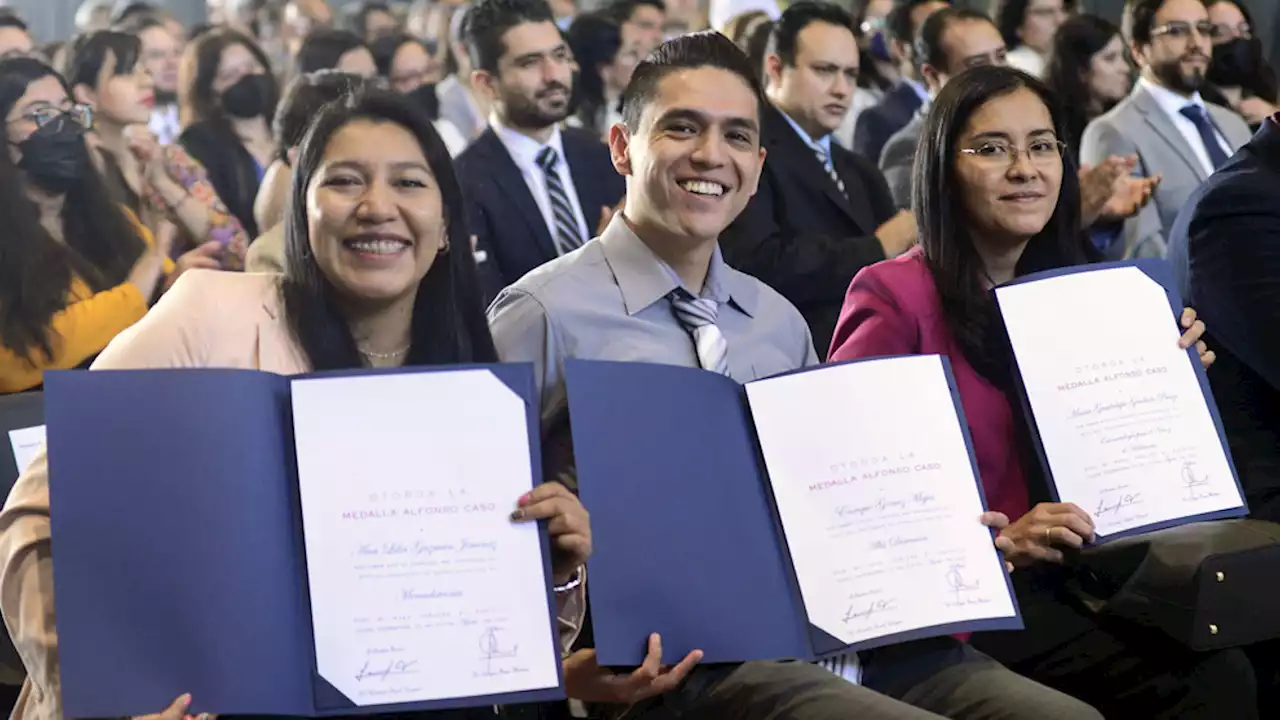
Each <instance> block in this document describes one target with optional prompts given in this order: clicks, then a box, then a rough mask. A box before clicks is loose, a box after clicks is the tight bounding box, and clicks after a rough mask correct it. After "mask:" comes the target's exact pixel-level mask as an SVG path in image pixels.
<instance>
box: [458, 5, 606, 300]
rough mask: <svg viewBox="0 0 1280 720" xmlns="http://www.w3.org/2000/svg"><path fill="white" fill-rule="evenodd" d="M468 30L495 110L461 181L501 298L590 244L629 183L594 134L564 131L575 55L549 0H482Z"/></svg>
mask: <svg viewBox="0 0 1280 720" xmlns="http://www.w3.org/2000/svg"><path fill="white" fill-rule="evenodd" d="M463 34H464V36H465V38H466V44H467V49H468V50H469V51H470V53H471V61H472V64H473V65H474V66H475V70H474V72H473V73H472V83H473V84H474V85H475V87H476V88H477V89H478V90H479V91H480V92H481V93H483V95H484V96H485V97H486V98H488V99H489V101H490V103H492V107H493V110H492V113H491V118H490V122H489V129H488V130H486V131H485V132H484V133H483V134H482V135H481V136H480V137H479V138H478V139H477V140H476V141H475V142H474V143H473V144H472V145H471V147H469V148H467V149H466V151H464V152H463V153H462V154H461V155H459V156H458V159H457V169H458V180H459V181H460V182H461V184H462V189H463V192H464V193H465V194H466V196H467V200H468V209H469V212H470V216H471V231H472V233H474V234H475V235H476V237H477V240H478V243H477V250H478V251H483V252H484V253H485V254H486V257H487V260H486V262H485V263H484V265H487V266H488V267H487V268H483V266H482V270H483V272H484V274H485V281H486V284H487V285H488V286H489V287H488V288H487V289H488V290H490V291H493V292H496V291H497V290H498V289H501V288H502V287H505V286H506V285H510V284H511V283H513V282H515V281H516V280H519V279H520V278H521V277H522V276H523V275H524V274H525V273H527V272H529V271H530V270H532V269H534V268H536V267H538V266H539V265H541V264H543V263H545V262H547V261H548V260H552V259H554V258H556V257H558V256H560V255H564V254H566V253H569V252H572V251H574V250H576V249H578V248H579V247H581V246H582V245H583V243H585V242H586V241H587V240H589V239H591V237H592V236H593V235H595V234H596V233H597V231H598V229H599V228H600V227H601V217H602V216H603V215H607V214H608V213H610V211H611V209H612V208H613V206H615V205H617V203H618V201H619V199H621V198H622V193H623V188H624V185H623V180H622V178H621V177H619V176H618V173H617V172H615V171H614V169H613V164H612V163H611V162H610V160H609V150H608V148H606V147H605V146H604V144H603V143H601V142H600V139H599V138H598V137H596V135H595V134H594V133H590V132H585V131H580V130H573V129H567V130H561V129H560V121H562V120H564V119H565V117H566V116H567V115H568V113H569V96H570V94H571V92H572V89H573V65H572V62H573V59H572V56H571V55H570V53H569V47H568V45H566V44H565V42H564V39H563V37H562V35H561V33H560V30H559V28H557V27H556V25H555V21H554V20H553V18H552V15H551V9H550V8H549V7H548V6H547V4H546V2H545V1H544V0H481V1H480V2H478V3H477V4H476V5H475V6H474V7H473V8H472V9H471V10H469V11H468V12H467V18H466V20H465V21H464V30H463Z"/></svg>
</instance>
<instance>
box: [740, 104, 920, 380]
mask: <svg viewBox="0 0 1280 720" xmlns="http://www.w3.org/2000/svg"><path fill="white" fill-rule="evenodd" d="M763 120H764V122H763V125H764V136H763V140H764V144H765V147H766V148H767V149H768V155H767V156H766V157H765V161H764V172H763V173H762V174H761V176H760V189H759V190H758V191H757V192H756V194H755V197H753V198H751V201H750V202H748V203H747V207H746V208H745V209H744V210H743V211H742V214H741V215H739V216H738V218H737V220H735V221H734V222H733V224H732V225H730V226H729V228H728V229H727V230H725V231H724V233H722V234H721V235H720V247H721V249H722V250H723V252H724V257H725V260H726V261H727V262H728V263H729V264H730V265H732V266H733V267H735V268H737V269H738V270H741V271H742V272H745V273H747V274H748V275H754V276H756V277H757V278H759V279H760V280H762V281H764V283H765V284H767V285H770V286H772V287H773V289H775V290H777V291H778V292H780V293H782V295H783V296H784V297H786V298H787V299H788V300H790V301H791V303H792V304H793V305H795V306H796V307H797V308H799V310H800V312H801V314H803V315H804V318H805V320H806V321H808V323H809V330H810V332H812V333H813V344H814V346H815V348H816V349H817V351H818V355H820V356H826V354H827V349H828V346H829V345H830V344H831V333H832V332H833V331H834V330H835V327H836V319H837V318H838V317H839V316H840V305H841V304H842V303H843V302H844V295H845V291H846V290H848V288H849V282H850V281H851V280H853V276H854V275H856V274H857V272H858V271H859V270H861V269H862V268H864V267H866V266H867V265H871V264H873V263H876V262H879V261H881V260H883V259H884V248H883V247H882V246H881V245H880V241H879V240H877V239H876V237H875V231H876V228H878V227H880V225H881V223H883V222H884V221H885V220H888V219H889V218H890V217H892V216H893V215H894V213H895V210H894V207H893V198H892V197H891V196H890V195H889V187H888V185H886V184H885V181H884V178H883V177H881V175H880V171H879V170H877V169H876V167H875V165H873V164H871V163H870V162H868V161H867V160H865V159H863V158H862V157H860V156H858V155H855V154H854V153H851V152H849V151H848V150H845V149H844V148H842V147H840V146H839V145H836V144H835V143H832V144H831V161H832V164H833V165H834V166H835V169H836V173H837V174H838V175H839V176H840V179H841V180H842V181H843V182H844V188H845V194H844V195H841V194H840V191H839V190H838V189H837V188H836V184H835V183H834V182H832V181H831V177H830V176H829V175H827V171H826V168H824V167H823V166H822V164H821V163H820V162H819V161H818V158H817V155H816V154H815V153H814V152H813V150H812V149H811V148H810V147H809V146H808V145H807V144H805V142H804V140H802V139H801V138H800V136H799V135H798V134H797V133H796V131H795V128H793V127H791V123H789V122H787V119H786V118H785V117H783V116H782V114H781V113H780V112H778V111H777V110H775V109H773V108H766V109H765V110H764V112H763Z"/></svg>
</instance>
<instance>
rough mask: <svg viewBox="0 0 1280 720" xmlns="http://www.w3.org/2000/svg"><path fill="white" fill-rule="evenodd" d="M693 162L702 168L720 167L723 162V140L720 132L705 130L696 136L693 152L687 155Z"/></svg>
mask: <svg viewBox="0 0 1280 720" xmlns="http://www.w3.org/2000/svg"><path fill="white" fill-rule="evenodd" d="M689 159H690V160H692V161H693V163H694V164H695V165H697V166H699V167H702V168H712V167H720V166H721V165H723V164H724V162H725V161H724V140H723V138H721V136H720V133H718V132H712V131H707V132H704V133H702V135H701V136H699V137H698V141H697V143H696V144H695V145H694V148H693V154H692V155H690V156H689Z"/></svg>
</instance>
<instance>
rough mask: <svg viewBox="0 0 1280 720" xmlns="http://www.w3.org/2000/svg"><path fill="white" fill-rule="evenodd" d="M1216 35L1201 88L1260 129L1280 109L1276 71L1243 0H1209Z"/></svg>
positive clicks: (1251, 125) (1251, 126) (1212, 100)
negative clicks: (1268, 60)
mask: <svg viewBox="0 0 1280 720" xmlns="http://www.w3.org/2000/svg"><path fill="white" fill-rule="evenodd" d="M1207 9H1208V11H1209V22H1211V23H1213V25H1214V27H1215V28H1216V32H1215V33H1214V37H1213V60H1212V62H1210V64H1209V72H1208V73H1207V74H1206V75H1205V79H1206V80H1208V81H1209V83H1210V85H1209V86H1208V87H1206V88H1204V89H1203V90H1202V93H1203V95H1204V97H1205V99H1206V100H1208V101H1209V102H1212V103H1217V104H1219V105H1225V106H1227V107H1230V108H1232V109H1233V110H1235V111H1236V112H1238V113H1240V114H1241V115H1243V116H1244V119H1245V121H1246V122H1248V123H1249V127H1250V128H1252V129H1254V130H1257V129H1258V127H1260V126H1261V125H1262V123H1263V122H1264V121H1266V119H1267V118H1269V117H1271V116H1272V115H1275V114H1276V112H1280V105H1277V99H1278V98H1280V91H1278V90H1277V81H1276V73H1275V71H1274V70H1272V69H1271V65H1270V64H1268V63H1267V60H1266V57H1264V54H1263V50H1262V40H1261V39H1259V38H1258V37H1257V36H1255V35H1254V32H1253V17H1252V15H1250V14H1249V9H1248V8H1246V7H1245V6H1244V5H1243V4H1242V3H1241V2H1240V0H1213V1H1212V2H1210V3H1208V7H1207Z"/></svg>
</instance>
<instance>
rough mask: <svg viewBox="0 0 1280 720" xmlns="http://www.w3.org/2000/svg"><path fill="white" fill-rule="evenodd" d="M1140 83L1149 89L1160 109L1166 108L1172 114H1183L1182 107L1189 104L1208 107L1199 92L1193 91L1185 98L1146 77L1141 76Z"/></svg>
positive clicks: (1176, 115) (1174, 115)
mask: <svg viewBox="0 0 1280 720" xmlns="http://www.w3.org/2000/svg"><path fill="white" fill-rule="evenodd" d="M1138 83H1139V84H1140V85H1141V86H1142V88H1143V89H1144V90H1146V91H1147V94H1149V95H1150V96H1151V97H1152V99H1154V100H1155V101H1156V104H1157V105H1159V106H1160V109H1161V110H1164V111H1165V112H1166V113H1168V114H1169V115H1170V116H1173V117H1178V116H1181V115H1182V108H1184V107H1186V106H1188V105H1195V106H1197V107H1199V108H1200V109H1201V110H1204V109H1206V108H1205V105H1204V99H1203V98H1201V97H1200V93H1199V92H1196V93H1193V94H1192V95H1191V97H1189V98H1185V97H1182V96H1181V95H1179V94H1178V93H1176V92H1174V91H1172V90H1170V89H1169V88H1165V87H1161V86H1159V85H1157V84H1155V83H1153V82H1151V81H1150V80H1148V79H1146V78H1145V77H1144V78H1139V79H1138Z"/></svg>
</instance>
